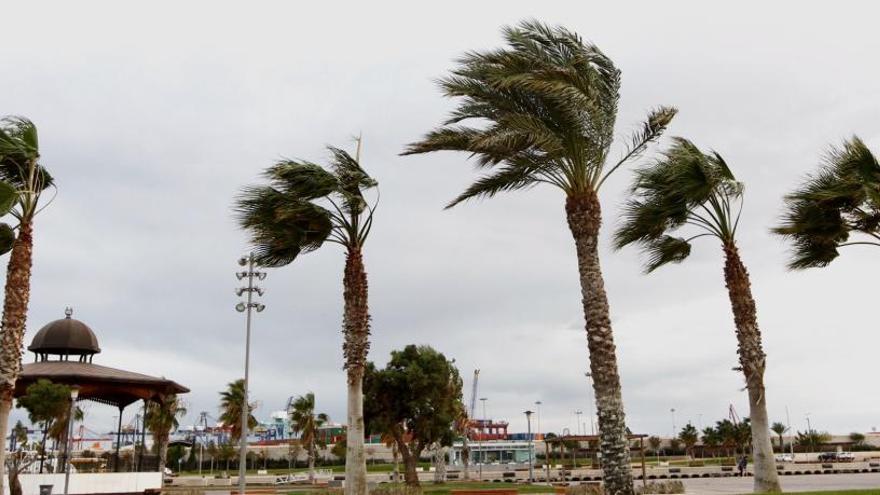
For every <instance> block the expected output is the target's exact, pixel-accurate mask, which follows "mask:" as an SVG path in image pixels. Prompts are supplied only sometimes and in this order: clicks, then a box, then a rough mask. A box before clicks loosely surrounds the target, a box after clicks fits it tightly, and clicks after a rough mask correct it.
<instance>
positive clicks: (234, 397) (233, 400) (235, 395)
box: [219, 378, 257, 442]
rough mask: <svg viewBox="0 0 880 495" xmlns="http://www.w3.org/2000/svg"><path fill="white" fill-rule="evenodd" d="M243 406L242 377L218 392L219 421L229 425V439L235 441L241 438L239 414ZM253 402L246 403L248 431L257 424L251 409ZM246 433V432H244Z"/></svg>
mask: <svg viewBox="0 0 880 495" xmlns="http://www.w3.org/2000/svg"><path fill="white" fill-rule="evenodd" d="M243 406H244V379H243V378H239V379H238V380H235V381H234V382H231V383H229V385H227V388H226V390H224V391H222V392H220V418H219V419H220V421H222V422H223V424H224V425H225V426H228V427H229V440H230V441H231V442H235V441H237V440H239V439H241V435H242V431H241V414H242V409H243ZM255 407H256V405H255V404H248V408H247V410H248V422H247V423H248V431H250V430H251V429H252V428H255V427H256V426H257V418H255V417H254V415H253V411H254V408H255ZM244 434H245V435H247V432H244Z"/></svg>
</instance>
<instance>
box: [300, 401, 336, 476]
mask: <svg viewBox="0 0 880 495" xmlns="http://www.w3.org/2000/svg"><path fill="white" fill-rule="evenodd" d="M328 421H330V418H329V417H328V416H327V415H326V414H324V413H318V414H315V394H313V393H312V392H309V393H307V394H306V395H300V396H299V397H297V398H296V400H294V401H293V410H292V411H290V423H291V426H292V427H293V434H294V435H299V440H300V442H301V443H302V444H303V446H305V448H306V452H307V453H308V457H309V482H311V483H314V482H315V450H316V448H317V447H318V446H321V447H323V446H324V441H323V439H322V438H321V437H320V436H319V435H318V429H319V428H321V426H323V425H324V423H326V422H328Z"/></svg>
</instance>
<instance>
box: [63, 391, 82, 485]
mask: <svg viewBox="0 0 880 495" xmlns="http://www.w3.org/2000/svg"><path fill="white" fill-rule="evenodd" d="M77 397H79V387H77V386H76V385H74V386H73V387H70V412H69V413H68V416H67V442H66V443H67V445H65V446H64V450H65V455H64V462H65V463H66V464H67V465H66V466H65V467H64V495H67V494H68V488H69V487H70V453H71V451H73V417H74V414H75V413H76V398H77Z"/></svg>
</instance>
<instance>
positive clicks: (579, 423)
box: [574, 409, 586, 435]
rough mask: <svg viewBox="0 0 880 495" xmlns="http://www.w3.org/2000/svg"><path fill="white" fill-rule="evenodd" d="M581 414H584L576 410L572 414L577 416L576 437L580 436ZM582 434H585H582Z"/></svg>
mask: <svg viewBox="0 0 880 495" xmlns="http://www.w3.org/2000/svg"><path fill="white" fill-rule="evenodd" d="M583 413H584V412H583V411H581V410H580V409H578V410H577V411H575V412H574V414H575V415H576V416H577V427H578V435H580V434H581V414H583ZM584 433H586V432H584Z"/></svg>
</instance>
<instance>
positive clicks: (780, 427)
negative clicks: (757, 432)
mask: <svg viewBox="0 0 880 495" xmlns="http://www.w3.org/2000/svg"><path fill="white" fill-rule="evenodd" d="M770 431H772V432H773V433H776V435H777V436H778V437H779V451H780V452H785V439H784V438H783V437H782V435H785V432H787V431H788V427H787V426H785V424H783V423H780V422H778V421H777V422H775V423H773V424H772V425H770Z"/></svg>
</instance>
